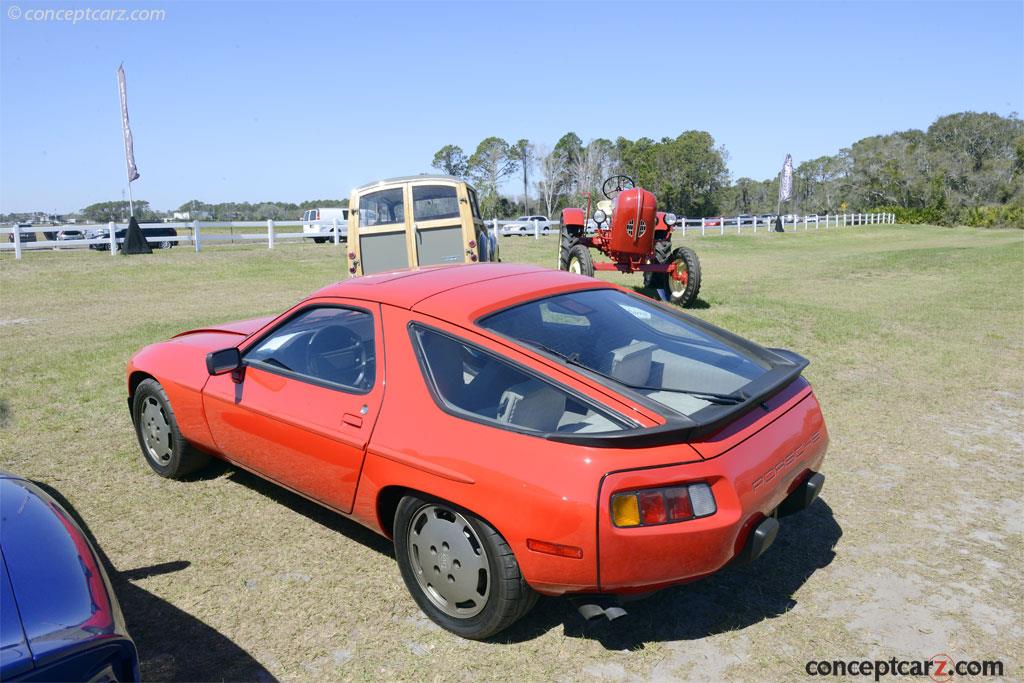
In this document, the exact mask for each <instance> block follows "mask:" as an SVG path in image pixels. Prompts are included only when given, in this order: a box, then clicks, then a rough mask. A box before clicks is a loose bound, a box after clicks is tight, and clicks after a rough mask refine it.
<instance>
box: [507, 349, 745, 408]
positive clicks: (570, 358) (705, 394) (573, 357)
mask: <svg viewBox="0 0 1024 683" xmlns="http://www.w3.org/2000/svg"><path fill="white" fill-rule="evenodd" d="M519 341H520V342H522V343H524V344H527V345H528V346H532V347H534V348H536V349H540V350H541V351H544V352H545V353H549V354H551V355H552V356H555V357H557V358H560V359H562V360H563V361H565V362H566V363H568V364H569V365H575V366H576V367H578V368H583V369H584V370H587V371H588V372H592V373H594V374H595V375H598V376H599V377H604V378H605V379H610V380H611V381H613V382H615V383H616V384H620V385H622V386H624V387H628V388H630V389H639V390H641V391H668V392H671V393H674V394H687V395H689V396H693V397H695V398H700V399H704V400H705V401H707V402H708V403H717V404H718V405H723V406H734V405H738V404H740V403H743V402H744V401H746V400H747V399H748V398H750V397H749V396H747V395H746V394H742V393H735V394H718V393H715V392H713V391H700V390H698V389H677V388H674V387H655V386H649V385H646V384H631V383H630V382H623V381H622V380H621V379H619V378H617V377H614V376H612V375H609V374H607V373H604V372H601V371H600V370H595V369H594V368H592V367H590V366H589V365H587V364H585V363H582V362H581V361H580V360H579V354H578V353H572V354H565V353H562V352H561V351H559V350H557V349H553V348H551V347H550V346H548V345H546V344H542V343H541V342H538V341H534V340H532V339H519Z"/></svg>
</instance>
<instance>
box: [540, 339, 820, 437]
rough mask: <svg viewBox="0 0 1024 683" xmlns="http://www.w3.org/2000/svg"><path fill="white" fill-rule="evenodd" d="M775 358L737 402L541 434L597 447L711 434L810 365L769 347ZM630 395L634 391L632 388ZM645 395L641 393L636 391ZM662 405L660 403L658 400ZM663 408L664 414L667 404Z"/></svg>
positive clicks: (766, 397) (780, 388)
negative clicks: (652, 420)
mask: <svg viewBox="0 0 1024 683" xmlns="http://www.w3.org/2000/svg"><path fill="white" fill-rule="evenodd" d="M767 351H769V352H770V353H771V354H773V355H774V356H775V357H776V359H775V362H773V363H772V369H771V370H769V371H768V372H766V373H765V374H764V375H762V376H761V377H759V378H757V379H756V380H754V381H753V382H751V383H750V384H748V385H747V386H746V387H744V388H743V390H742V394H743V395H744V396H745V398H744V400H743V401H742V402H741V403H737V404H735V405H716V404H712V405H709V406H707V407H706V408H702V409H701V410H698V411H697V412H696V413H694V414H693V415H690V416H685V415H671V416H666V420H665V424H663V425H659V426H657V427H641V428H637V429H628V430H623V431H617V432H601V433H593V434H591V433H584V434H580V433H571V432H548V433H545V434H543V435H542V436H543V437H544V438H546V439H548V440H549V441H557V442H560V443H570V444H574V445H576V446H591V447H594V448H649V447H652V446H668V445H672V444H680V443H686V442H688V441H693V440H695V439H698V438H700V437H702V436H706V435H708V434H711V433H713V432H715V431H717V430H719V429H721V428H722V427H724V426H726V425H727V424H729V423H730V422H732V421H733V420H736V419H737V418H739V417H742V416H743V415H745V414H746V413H748V412H749V411H750V410H752V409H753V408H756V407H757V406H760V405H762V404H763V403H764V402H765V401H767V400H768V399H770V398H772V397H773V396H775V395H776V394H778V393H779V392H781V391H782V390H784V389H785V388H786V387H788V386H789V385H790V384H792V383H793V382H794V381H795V380H796V379H797V378H798V377H800V375H801V374H802V373H803V371H804V368H806V367H807V366H808V365H810V361H808V360H807V359H806V358H804V357H803V356H801V355H799V354H797V353H794V352H792V351H788V350H786V349H767ZM630 393H631V395H634V394H633V393H632V392H630ZM635 396H637V397H641V398H646V397H643V395H642V394H635ZM659 405H660V404H659ZM660 412H662V413H663V414H664V406H661V408H660Z"/></svg>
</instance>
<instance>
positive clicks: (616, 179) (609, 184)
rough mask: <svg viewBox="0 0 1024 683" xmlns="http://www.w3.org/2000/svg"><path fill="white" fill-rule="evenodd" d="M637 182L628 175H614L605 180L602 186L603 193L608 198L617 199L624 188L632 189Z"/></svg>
mask: <svg viewBox="0 0 1024 683" xmlns="http://www.w3.org/2000/svg"><path fill="white" fill-rule="evenodd" d="M634 187H636V183H635V182H634V181H633V179H632V178H630V177H629V176H628V175H613V176H612V177H611V178H609V179H608V180H606V181H604V185H602V186H601V193H602V194H603V195H604V196H605V197H607V198H608V199H615V197H617V196H618V194H619V193H620V192H622V191H623V190H632V189H633V188H634Z"/></svg>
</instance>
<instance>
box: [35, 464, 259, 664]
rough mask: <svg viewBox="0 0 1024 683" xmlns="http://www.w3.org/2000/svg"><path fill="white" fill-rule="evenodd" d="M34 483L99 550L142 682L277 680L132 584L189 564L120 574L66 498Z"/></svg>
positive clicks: (237, 650) (214, 634)
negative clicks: (136, 649)
mask: <svg viewBox="0 0 1024 683" xmlns="http://www.w3.org/2000/svg"><path fill="white" fill-rule="evenodd" d="M33 483H34V484H35V485H36V486H38V487H39V488H41V489H43V490H44V491H46V493H48V494H49V495H50V496H51V497H53V499H54V500H56V501H57V502H58V503H60V504H61V506H63V508H64V509H65V510H67V511H68V513H69V514H70V515H71V516H72V517H73V518H74V520H75V521H76V522H77V523H78V526H80V527H81V528H82V531H83V532H84V533H85V535H86V537H87V538H88V539H89V542H90V543H92V546H93V548H95V549H96V553H97V554H98V555H99V558H100V562H102V563H103V566H104V568H105V569H106V570H107V574H108V575H109V576H110V582H111V584H112V585H113V587H114V593H115V594H116V595H117V599H118V602H119V603H120V604H121V611H122V612H123V613H124V619H125V623H126V625H127V627H128V633H129V634H130V635H131V637H132V640H134V641H135V646H136V648H138V651H139V659H140V661H141V664H142V679H143V680H145V681H150V680H180V681H202V680H210V679H211V678H216V679H218V680H257V681H273V680H275V679H274V677H273V676H272V675H271V674H270V672H268V671H267V670H266V669H265V668H263V666H262V665H260V663H259V662H257V661H256V660H255V659H253V658H252V656H251V655H250V654H249V653H248V652H246V651H245V650H243V649H242V648H241V647H239V646H238V645H236V644H235V643H234V642H232V641H231V640H230V639H228V638H227V637H225V636H224V635H223V634H221V633H220V632H219V631H217V630H216V629H214V628H212V627H211V626H209V625H207V624H205V623H203V622H202V621H200V620H199V619H196V618H195V617H193V616H192V615H191V614H189V613H187V612H185V611H183V610H180V609H178V608H177V607H175V606H174V605H172V604H170V603H169V602H167V601H166V600H163V599H161V598H159V597H157V596H155V595H153V594H152V593H150V592H149V591H147V590H144V589H142V588H140V587H138V586H136V585H134V584H133V583H132V581H138V580H139V579H144V578H147V577H150V576H157V575H159V574H168V573H171V572H177V571H181V570H182V569H186V568H187V567H188V566H189V565H190V563H189V562H187V561H185V560H177V561H173V562H163V563H160V564H156V565H151V566H148V567H137V568H135V569H129V570H126V571H119V570H118V569H117V568H115V567H114V565H113V564H111V562H110V559H109V558H108V557H107V554H106V553H105V552H103V549H102V548H101V547H100V546H99V544H98V543H96V538H95V537H94V536H93V534H92V531H91V530H90V529H89V526H88V524H86V523H85V520H83V519H82V517H81V515H79V514H78V512H77V511H76V510H75V508H74V507H73V506H72V505H71V504H70V503H69V502H68V500H67V499H66V498H65V497H64V496H62V495H61V494H60V492H59V491H57V490H55V489H53V488H52V487H50V486H47V485H46V484H43V483H41V482H38V481H37V482H33Z"/></svg>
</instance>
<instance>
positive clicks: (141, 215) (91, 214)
mask: <svg viewBox="0 0 1024 683" xmlns="http://www.w3.org/2000/svg"><path fill="white" fill-rule="evenodd" d="M133 205H134V207H135V218H136V220H138V221H139V222H140V223H141V222H144V221H152V220H155V219H156V218H157V215H156V213H155V212H154V211H152V210H151V209H150V208H149V202H148V201H146V200H144V199H136V200H135V201H134V202H133ZM81 213H82V215H83V216H84V217H85V218H86V220H88V221H89V222H90V223H109V222H111V221H114V222H118V221H125V220H127V219H128V213H129V211H128V202H127V201H113V202H97V203H95V204H90V205H89V206H87V207H85V208H84V209H82V211H81Z"/></svg>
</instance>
